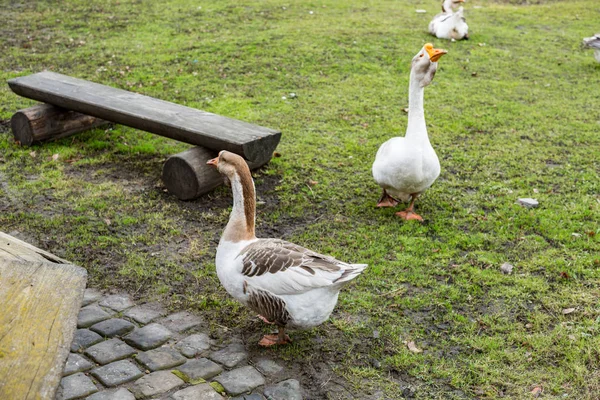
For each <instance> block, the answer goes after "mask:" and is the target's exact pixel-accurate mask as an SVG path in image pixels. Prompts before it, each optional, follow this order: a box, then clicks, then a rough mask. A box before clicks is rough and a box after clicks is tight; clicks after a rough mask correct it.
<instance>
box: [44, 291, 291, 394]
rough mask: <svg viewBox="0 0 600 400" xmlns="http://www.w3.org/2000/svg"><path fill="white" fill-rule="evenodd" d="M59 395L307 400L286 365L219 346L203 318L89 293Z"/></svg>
mask: <svg viewBox="0 0 600 400" xmlns="http://www.w3.org/2000/svg"><path fill="white" fill-rule="evenodd" d="M77 328H78V329H77V332H76V334H75V338H74V340H73V342H72V344H71V353H70V354H69V358H68V359H67V362H66V365H65V368H64V371H63V378H62V380H61V384H60V387H59V389H58V392H57V395H56V400H71V399H86V400H136V399H138V400H139V399H148V400H203V399H206V400H224V399H233V400H301V399H302V398H303V391H302V388H301V386H300V383H299V382H298V381H297V380H295V379H289V376H286V374H285V366H284V365H283V363H281V362H278V361H275V360H271V359H269V358H265V357H260V358H257V359H256V360H251V359H249V356H248V352H247V351H246V347H245V345H244V344H243V343H242V342H241V341H240V340H239V339H235V338H234V339H232V340H231V341H230V342H227V343H218V341H216V340H214V339H212V338H211V337H210V336H209V333H208V327H207V325H206V324H205V323H204V321H203V319H202V318H201V317H199V316H196V315H194V314H191V313H188V312H179V313H174V314H168V313H167V312H166V311H165V310H164V309H163V308H162V307H161V306H160V304H154V303H148V304H139V305H137V304H135V303H134V302H133V301H132V299H131V298H130V297H129V296H128V295H125V294H110V295H108V294H103V293H101V292H99V291H97V290H94V289H87V290H86V291H85V295H84V299H83V304H82V308H81V310H80V312H79V318H78V322H77Z"/></svg>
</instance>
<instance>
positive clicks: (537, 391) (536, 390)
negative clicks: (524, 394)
mask: <svg viewBox="0 0 600 400" xmlns="http://www.w3.org/2000/svg"><path fill="white" fill-rule="evenodd" d="M543 391H544V389H542V387H541V386H536V387H534V388H533V390H532V391H531V392H530V393H531V394H532V395H533V397H539V395H540V394H542V392H543Z"/></svg>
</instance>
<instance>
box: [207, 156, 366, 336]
mask: <svg viewBox="0 0 600 400" xmlns="http://www.w3.org/2000/svg"><path fill="white" fill-rule="evenodd" d="M207 164H209V165H212V166H215V167H216V168H217V170H218V171H219V172H220V173H221V175H223V176H224V177H225V178H226V181H228V182H229V183H230V184H231V188H232V191H233V209H232V210H231V215H230V217H229V223H228V224H227V227H226V228H225V231H224V232H223V235H222V236H221V240H220V241H219V246H218V247H217V256H216V262H215V263H216V267H217V275H218V277H219V280H220V281H221V284H222V285H223V286H224V287H225V290H226V291H227V292H228V293H229V294H230V295H231V296H233V297H234V298H235V299H236V300H238V301H240V302H241V303H242V304H244V305H246V306H248V307H249V308H250V309H252V310H253V311H254V312H256V313H258V314H259V317H260V318H261V319H262V320H263V321H265V322H267V323H271V324H275V325H277V326H278V328H279V331H278V334H277V335H265V336H264V337H263V338H262V339H261V340H260V342H259V344H260V345H261V346H272V345H275V344H285V343H289V342H290V339H289V337H288V336H287V335H286V334H285V328H288V327H291V328H311V327H314V326H317V325H319V324H321V323H323V322H324V321H325V320H327V318H329V315H330V314H331V312H332V311H333V308H334V307H335V305H336V303H337V299H338V294H339V292H340V289H341V288H342V286H344V285H345V284H347V283H348V282H349V281H351V280H352V279H354V278H356V277H357V276H358V275H359V274H360V273H361V272H362V271H363V270H364V269H365V268H366V267H367V265H366V264H347V263H345V262H342V261H338V260H336V259H335V258H333V257H330V256H325V255H321V254H319V253H315V252H314V251H310V250H308V249H305V248H303V247H301V246H298V245H296V244H293V243H290V242H286V241H284V240H279V239H257V238H256V236H255V234H254V223H255V210H256V199H255V191H254V181H253V180H252V176H251V175H250V169H249V168H248V165H247V164H246V162H245V161H244V159H243V158H242V157H240V156H238V155H236V154H234V153H230V152H227V151H221V152H220V153H219V156H218V157H217V158H214V159H212V160H210V161H208V163H207Z"/></svg>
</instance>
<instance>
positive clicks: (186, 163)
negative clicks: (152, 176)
mask: <svg viewBox="0 0 600 400" xmlns="http://www.w3.org/2000/svg"><path fill="white" fill-rule="evenodd" d="M216 156H217V153H216V152H214V151H210V150H207V149H205V148H203V147H194V148H191V149H189V150H186V151H184V152H181V153H179V154H175V155H173V156H171V157H169V159H168V160H167V161H166V162H165V164H164V165H163V170H162V180H163V183H164V184H165V186H166V188H167V190H168V191H169V193H173V194H174V195H175V196H177V198H179V199H180V200H192V199H195V198H197V197H199V196H201V195H203V194H204V193H207V192H209V191H211V190H212V189H214V188H215V187H217V186H219V185H220V184H221V183H222V182H223V178H222V177H221V175H220V174H219V173H218V172H217V171H216V170H215V169H214V168H213V167H211V166H210V165H206V162H207V161H208V160H210V159H211V158H214V157H216Z"/></svg>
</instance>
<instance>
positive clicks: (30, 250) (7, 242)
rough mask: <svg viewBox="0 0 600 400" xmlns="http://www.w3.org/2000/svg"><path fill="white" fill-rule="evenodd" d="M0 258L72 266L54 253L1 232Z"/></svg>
mask: <svg viewBox="0 0 600 400" xmlns="http://www.w3.org/2000/svg"><path fill="white" fill-rule="evenodd" d="M0 257H3V258H5V259H11V260H15V261H32V262H35V261H42V262H51V263H56V264H70V262H69V261H67V260H63V259H62V258H60V257H57V256H55V255H54V254H52V253H49V252H47V251H44V250H42V249H38V248H37V247H35V246H33V245H31V244H29V243H27V242H24V241H22V240H19V239H17V238H16V237H13V236H10V235H8V234H6V233H4V232H0Z"/></svg>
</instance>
